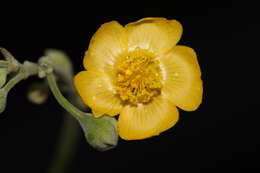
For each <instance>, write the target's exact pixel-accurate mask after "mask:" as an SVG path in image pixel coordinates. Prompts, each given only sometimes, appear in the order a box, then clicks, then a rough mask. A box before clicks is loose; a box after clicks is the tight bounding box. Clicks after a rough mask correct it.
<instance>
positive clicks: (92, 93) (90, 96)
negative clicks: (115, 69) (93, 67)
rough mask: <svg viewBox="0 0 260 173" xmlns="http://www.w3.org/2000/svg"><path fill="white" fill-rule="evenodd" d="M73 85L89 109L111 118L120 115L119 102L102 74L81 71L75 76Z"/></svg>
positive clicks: (120, 106)
mask: <svg viewBox="0 0 260 173" xmlns="http://www.w3.org/2000/svg"><path fill="white" fill-rule="evenodd" d="M74 85H75V87H76V89H77V91H78V93H79V95H80V97H81V98H82V100H83V102H84V103H85V104H86V105H88V106H89V107H90V108H91V109H93V110H95V111H96V112H101V113H103V114H108V115H111V116H113V115H117V114H119V113H120V111H121V109H122V105H121V101H120V99H119V98H118V97H117V96H116V95H115V94H114V89H113V88H112V86H111V85H110V82H109V81H108V79H107V77H106V76H105V75H104V74H102V73H100V72H93V71H82V72H80V73H78V74H77V75H76V76H75V78H74ZM94 115H95V114H94ZM96 116H97V114H96Z"/></svg>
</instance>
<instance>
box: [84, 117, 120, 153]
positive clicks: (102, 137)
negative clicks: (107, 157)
mask: <svg viewBox="0 0 260 173" xmlns="http://www.w3.org/2000/svg"><path fill="white" fill-rule="evenodd" d="M79 122H80V125H81V127H82V129H83V131H84V134H85V137H86V139H87V141H88V143H89V144H90V145H91V146H92V147H94V148H95V149H97V150H100V151H106V150H109V149H112V148H114V147H115V146H116V145H117V141H118V133H117V121H116V119H115V118H113V117H109V116H103V117H101V118H94V117H93V116H92V115H91V114H90V116H86V117H84V118H81V119H79Z"/></svg>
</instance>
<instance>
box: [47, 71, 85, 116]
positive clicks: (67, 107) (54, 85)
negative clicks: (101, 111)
mask: <svg viewBox="0 0 260 173" xmlns="http://www.w3.org/2000/svg"><path fill="white" fill-rule="evenodd" d="M47 80H48V83H49V86H50V89H51V91H52V93H53V95H54V97H55V98H56V100H57V101H58V103H59V104H60V105H61V106H62V107H63V108H64V109H65V110H66V111H68V112H69V113H70V114H71V115H72V116H74V118H76V119H80V118H82V117H84V116H88V115H87V114H86V113H84V112H82V111H81V110H79V109H78V108H76V107H75V106H73V105H72V104H71V103H70V102H68V100H67V99H66V98H65V97H64V96H63V95H62V94H61V92H60V90H59V88H58V86H57V82H56V80H55V76H54V74H53V73H50V74H48V75H47Z"/></svg>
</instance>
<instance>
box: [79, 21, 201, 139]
mask: <svg viewBox="0 0 260 173" xmlns="http://www.w3.org/2000/svg"><path fill="white" fill-rule="evenodd" d="M181 35H182V26H181V24H180V23H179V22H178V21H176V20H167V19H165V18H144V19H141V20H139V21H137V22H133V23H129V24H127V25H126V26H124V27H123V26H122V25H120V24H119V23H118V22H116V21H112V22H108V23H105V24H103V25H102V26H101V27H100V28H99V29H98V31H97V32H96V33H95V34H94V36H93V38H92V39H91V41H90V44H89V48H88V50H87V52H86V54H85V57H84V62H83V63H84V67H85V69H86V71H82V72H80V73H78V74H77V75H76V76H75V79H74V83H75V86H76V89H77V91H78V93H79V95H80V96H81V98H82V100H83V101H84V103H85V104H86V105H88V106H89V107H90V108H91V109H92V113H93V114H94V116H95V117H100V116H102V115H103V114H108V115H110V116H115V115H118V114H120V116H119V119H118V130H119V135H120V137H121V138H123V139H126V140H135V139H144V138H148V137H151V136H154V135H158V134H159V133H161V132H163V131H165V130H167V129H169V128H171V127H172V126H174V125H175V124H176V122H177V121H178V119H179V113H178V110H177V108H176V106H178V107H179V108H181V109H183V110H186V111H193V110H195V109H197V108H198V106H199V105H200V103H201V101H202V91H203V89H202V80H201V78H200V76H201V72H200V67H199V64H198V61H197V57H196V53H195V52H194V50H193V49H192V48H189V47H186V46H176V44H177V42H178V41H179V40H180V38H181Z"/></svg>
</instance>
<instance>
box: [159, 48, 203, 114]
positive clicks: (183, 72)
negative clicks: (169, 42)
mask: <svg viewBox="0 0 260 173" xmlns="http://www.w3.org/2000/svg"><path fill="white" fill-rule="evenodd" d="M160 61H161V64H162V70H163V78H164V87H163V89H162V94H163V95H164V96H166V97H167V98H168V99H170V100H171V101H172V102H173V103H174V104H176V105H177V106H178V107H180V108H181V109H183V110H186V111H193V110H196V109H197V108H198V106H199V105H200V103H201V101H202V92H203V88H202V80H201V78H200V76H201V72H200V67H199V64H198V61H197V56H196V53H195V51H194V50H193V49H192V48H189V47H185V46H175V47H174V48H173V49H172V50H171V51H170V52H169V53H168V54H167V55H165V56H163V57H162V58H161V59H160Z"/></svg>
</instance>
